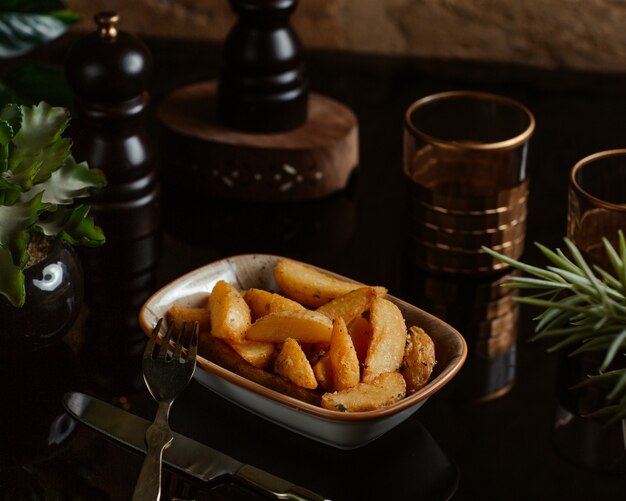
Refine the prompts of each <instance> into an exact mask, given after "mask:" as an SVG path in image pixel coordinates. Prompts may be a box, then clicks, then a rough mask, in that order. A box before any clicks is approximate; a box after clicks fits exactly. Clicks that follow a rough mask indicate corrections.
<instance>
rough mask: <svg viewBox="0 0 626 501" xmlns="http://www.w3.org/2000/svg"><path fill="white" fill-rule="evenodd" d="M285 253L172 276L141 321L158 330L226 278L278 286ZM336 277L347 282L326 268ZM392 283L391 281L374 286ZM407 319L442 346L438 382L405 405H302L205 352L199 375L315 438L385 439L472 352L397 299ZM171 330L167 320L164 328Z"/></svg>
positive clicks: (354, 443)
mask: <svg viewBox="0 0 626 501" xmlns="http://www.w3.org/2000/svg"><path fill="white" fill-rule="evenodd" d="M281 259H283V258H281V257H280V256H272V255H264V254H247V255H241V256H234V257H229V258H226V259H222V260H220V261H216V262H214V263H211V264H208V265H206V266H203V267H201V268H198V269H197V270H195V271H192V272H190V273H187V274H186V275H183V276H182V277H180V278H177V279H176V280H174V281H172V282H171V283H169V284H168V285H166V286H165V287H163V288H162V289H160V290H159V291H158V292H156V293H155V294H154V295H153V296H152V297H150V299H148V301H146V303H145V304H144V305H143V307H142V308H141V311H140V313H139V321H140V325H141V327H142V329H143V331H144V332H145V333H146V334H147V335H150V333H151V331H152V329H153V327H154V325H155V324H156V322H157V320H158V319H159V318H161V317H165V314H166V312H167V310H168V309H169V308H170V307H171V306H172V305H179V306H191V307H197V306H201V305H202V306H204V305H206V304H207V298H208V296H209V294H210V292H211V290H213V286H214V285H215V284H216V283H217V282H218V281H219V280H225V281H227V282H230V283H232V284H233V285H235V286H236V287H237V288H238V289H239V290H245V289H249V288H252V287H255V288H259V289H265V290H270V291H276V290H278V287H277V285H276V282H275V281H274V275H273V269H274V266H275V265H276V264H277V263H278V262H279V261H280V260H281ZM317 269H319V270H320V271H322V272H324V273H327V274H329V275H332V276H335V277H337V278H341V279H343V280H347V281H350V282H353V283H358V282H355V281H354V280H350V279H348V278H346V277H342V276H340V275H337V274H336V273H332V272H329V271H326V270H323V269H320V268H317ZM371 285H383V286H384V285H385V284H371ZM387 299H389V300H390V301H392V302H393V303H395V304H396V305H397V306H398V307H399V308H400V310H401V311H402V314H403V315H404V318H405V320H406V324H407V327H409V326H411V325H418V326H420V327H422V328H423V329H424V330H425V331H426V332H427V333H428V334H429V335H430V336H431V338H432V339H433V341H434V343H435V356H436V359H437V364H436V365H435V369H434V371H433V375H432V377H431V380H430V382H429V383H428V384H427V385H426V386H425V387H423V388H422V389H421V390H419V391H417V392H416V393H414V394H413V395H410V396H408V397H406V398H404V399H402V400H400V401H399V402H397V403H395V404H393V405H391V406H389V407H386V408H384V409H379V410H376V411H367V412H353V413H350V412H339V411H334V410H328V409H323V408H321V407H317V406H315V405H312V404H308V403H305V402H301V401H300V400H297V399H295V398H292V397H288V396H286V395H283V394H281V393H278V392H276V391H274V390H271V389H269V388H266V387H264V386H261V385H259V384H257V383H255V382H253V381H250V380H248V379H246V378H243V377H241V376H239V375H238V374H235V373H233V372H231V371H229V370H226V369H224V368H222V367H220V366H219V365H217V364H214V363H213V362H210V361H209V360H206V359H204V358H202V357H198V361H197V365H198V370H196V372H195V375H194V377H195V378H196V380H197V381H198V382H199V383H200V384H202V385H204V386H206V387H207V388H209V389H211V390H212V391H214V392H215V393H217V394H219V395H221V396H222V397H224V398H226V399H227V400H229V401H231V402H233V403H234V404H236V405H239V406H241V407H243V408H244V409H246V410H248V411H250V412H252V413H254V414H256V415H258V416H261V417H262V418H265V419H267V420H269V421H271V422H273V423H276V424H278V425H280V426H282V427H284V428H287V429H289V430H291V431H294V432H296V433H299V434H301V435H304V436H306V437H309V438H311V439H313V440H317V441H319V442H322V443H325V444H328V445H331V446H333V447H337V448H340V449H353V448H356V447H360V446H362V445H365V444H366V443H368V442H371V441H372V440H375V439H376V438H378V437H380V436H381V435H383V434H384V433H386V432H387V431H389V430H390V429H392V428H393V427H394V426H397V425H398V424H400V423H401V422H402V421H404V420H405V419H407V418H408V417H409V416H411V415H412V414H413V413H414V412H415V411H417V409H419V408H420V407H421V406H422V405H424V403H425V402H426V400H428V398H429V397H431V396H432V395H433V394H434V393H436V392H437V391H439V390H440V389H441V388H443V386H444V385H446V384H447V383H448V382H449V381H450V380H451V379H452V378H453V377H454V376H455V374H456V373H457V372H458V371H459V370H460V368H461V366H462V365H463V362H464V361H465V358H466V356H467V346H466V344H465V340H464V339H463V337H462V336H461V335H460V334H459V333H458V332H457V331H456V330H454V329H453V328H452V327H450V326H449V325H447V324H446V323H444V322H443V321H441V320H439V319H438V318H435V317H434V316H432V315H430V314H428V313H426V312H424V311H422V310H420V309H419V308H416V307H415V306H412V305H410V304H408V303H405V302H404V301H402V300H400V299H398V298H395V297H393V296H387ZM162 329H163V331H164V330H165V325H163V326H162Z"/></svg>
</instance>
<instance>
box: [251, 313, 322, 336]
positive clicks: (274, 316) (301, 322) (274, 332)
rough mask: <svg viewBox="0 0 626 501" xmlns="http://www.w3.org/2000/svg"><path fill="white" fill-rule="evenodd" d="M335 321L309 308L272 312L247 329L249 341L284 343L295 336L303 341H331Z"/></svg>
mask: <svg viewBox="0 0 626 501" xmlns="http://www.w3.org/2000/svg"><path fill="white" fill-rule="evenodd" d="M332 328H333V323H332V322H331V320H330V319H329V318H328V317H327V316H325V315H322V314H321V313H317V312H316V311H309V310H294V311H281V312H280V313H270V314H269V315H265V316H264V317H262V318H259V319H258V320H257V321H256V322H254V323H253V324H252V325H251V326H250V328H249V329H248V330H247V331H246V334H245V336H246V339H248V340H249V341H263V342H266V343H282V342H283V341H285V340H286V339H287V338H290V337H291V338H294V339H295V340H297V341H299V342H301V343H325V344H329V343H330V335H331V332H332Z"/></svg>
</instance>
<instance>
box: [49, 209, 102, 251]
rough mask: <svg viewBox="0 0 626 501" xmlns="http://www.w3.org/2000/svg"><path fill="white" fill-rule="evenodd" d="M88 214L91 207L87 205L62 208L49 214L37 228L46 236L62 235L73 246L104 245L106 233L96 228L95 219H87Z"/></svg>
mask: <svg viewBox="0 0 626 501" xmlns="http://www.w3.org/2000/svg"><path fill="white" fill-rule="evenodd" d="M88 214H89V207H88V206H86V205H79V206H78V207H74V208H70V207H65V206H61V207H58V208H57V209H56V210H55V211H54V212H50V213H48V214H47V217H46V218H45V220H41V221H39V223H38V224H37V226H38V227H39V228H40V229H41V231H42V232H43V234H44V235H47V236H51V235H61V238H63V239H64V240H65V241H67V242H69V243H70V244H72V245H85V246H88V247H95V246H98V245H102V244H103V243H104V240H105V239H104V233H103V232H102V230H101V229H100V228H99V227H98V226H95V224H94V221H93V218H91V217H87V215H88Z"/></svg>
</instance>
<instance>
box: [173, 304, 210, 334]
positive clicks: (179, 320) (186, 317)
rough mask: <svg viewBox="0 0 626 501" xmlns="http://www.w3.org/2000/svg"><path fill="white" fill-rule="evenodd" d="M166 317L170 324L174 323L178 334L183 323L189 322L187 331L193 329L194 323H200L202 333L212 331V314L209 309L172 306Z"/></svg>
mask: <svg viewBox="0 0 626 501" xmlns="http://www.w3.org/2000/svg"><path fill="white" fill-rule="evenodd" d="M165 317H166V318H167V321H168V322H172V323H174V328H175V330H176V332H180V329H181V327H182V325H183V322H187V329H189V328H191V326H192V325H193V323H194V322H198V325H199V327H200V332H203V331H210V330H211V312H210V310H209V309H208V308H189V307H187V306H172V307H171V308H170V309H169V310H167V314H166V315H165ZM187 332H191V331H189V330H188V331H187Z"/></svg>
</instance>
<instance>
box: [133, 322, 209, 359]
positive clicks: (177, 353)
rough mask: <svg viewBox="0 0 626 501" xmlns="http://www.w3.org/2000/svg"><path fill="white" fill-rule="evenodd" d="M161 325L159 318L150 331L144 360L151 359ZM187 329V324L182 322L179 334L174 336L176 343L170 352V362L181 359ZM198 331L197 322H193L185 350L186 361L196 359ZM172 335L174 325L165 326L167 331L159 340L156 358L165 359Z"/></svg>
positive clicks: (171, 323)
mask: <svg viewBox="0 0 626 501" xmlns="http://www.w3.org/2000/svg"><path fill="white" fill-rule="evenodd" d="M162 323H163V319H162V318H160V319H159V320H158V322H157V323H156V325H155V326H154V329H153V330H152V334H151V335H150V339H149V340H148V343H147V344H146V349H145V351H144V354H143V356H144V358H152V356H153V352H154V348H155V346H156V342H157V338H158V337H159V333H160V331H161V324H162ZM186 327H187V322H183V323H182V326H181V329H180V332H179V333H178V335H177V336H176V341H175V343H174V350H173V352H172V360H179V359H180V357H181V353H182V351H183V344H184V341H185V330H186ZM198 331H199V324H198V322H193V327H192V331H191V336H190V339H189V348H188V349H187V350H186V352H187V359H188V360H194V359H195V358H196V355H197V352H198ZM173 333H174V323H173V322H170V323H169V324H168V326H167V330H166V332H165V335H164V336H163V337H162V339H161V343H160V348H159V351H158V354H157V357H158V358H165V357H166V356H167V352H168V348H169V347H170V341H171V338H172V335H173Z"/></svg>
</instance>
